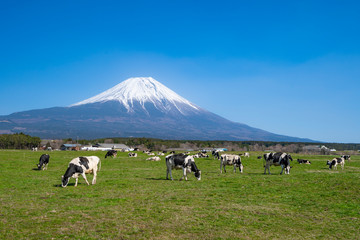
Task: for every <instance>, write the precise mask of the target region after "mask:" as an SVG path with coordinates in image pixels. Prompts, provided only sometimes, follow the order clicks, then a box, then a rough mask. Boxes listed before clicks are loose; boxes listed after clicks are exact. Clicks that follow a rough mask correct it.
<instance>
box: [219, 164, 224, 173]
mask: <svg viewBox="0 0 360 240" xmlns="http://www.w3.org/2000/svg"><path fill="white" fill-rule="evenodd" d="M222 167H223V163H222V161H220V173H222ZM224 169H225V168H224Z"/></svg>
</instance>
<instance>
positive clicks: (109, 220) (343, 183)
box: [0, 150, 360, 239]
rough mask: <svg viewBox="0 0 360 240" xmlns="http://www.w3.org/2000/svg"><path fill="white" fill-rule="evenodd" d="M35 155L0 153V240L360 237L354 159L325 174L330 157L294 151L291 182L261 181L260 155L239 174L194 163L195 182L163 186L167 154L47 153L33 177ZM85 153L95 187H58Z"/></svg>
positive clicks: (280, 178) (359, 176) (359, 180)
mask: <svg viewBox="0 0 360 240" xmlns="http://www.w3.org/2000/svg"><path fill="white" fill-rule="evenodd" d="M42 153H43V152H30V151H15V150H14V151H0V239H280V238H282V239H360V186H359V184H360V156H352V160H351V162H346V164H345V169H344V170H343V171H342V170H341V168H340V167H339V169H338V170H332V171H329V170H328V168H327V166H326V160H327V159H331V158H332V157H333V156H303V155H295V154H293V155H292V156H293V158H294V160H295V161H294V162H292V163H291V165H292V166H293V168H292V169H291V172H290V175H279V173H280V170H281V168H280V167H274V166H273V167H271V172H272V175H263V172H264V168H263V163H262V160H258V159H256V156H257V155H259V154H261V153H251V157H250V158H243V164H244V173H243V174H240V173H238V172H237V173H233V172H232V168H231V167H227V173H223V174H220V173H219V172H220V171H219V161H218V160H213V159H212V158H211V157H210V158H208V159H196V163H197V166H198V168H199V169H200V170H201V171H202V179H201V181H197V180H196V178H195V177H194V176H193V174H191V175H190V176H189V177H188V179H189V181H187V182H186V181H178V179H179V178H180V177H181V171H173V176H174V179H176V180H174V181H169V180H166V179H165V178H166V166H165V162H164V157H162V161H160V162H148V161H145V159H146V157H147V156H145V155H143V154H142V153H140V154H139V155H140V156H139V157H138V158H128V157H127V154H126V153H119V154H118V157H117V158H114V159H111V158H110V159H109V158H107V159H104V155H105V152H56V151H54V152H49V154H50V156H51V158H50V164H49V167H48V170H45V171H37V170H33V169H34V168H35V167H36V165H35V164H37V163H38V159H39V157H40V155H41V154H42ZM90 155H97V156H99V157H101V159H102V167H101V171H100V172H99V173H98V178H97V184H96V185H90V186H87V185H86V184H85V181H84V180H83V179H82V178H79V185H78V187H74V182H75V181H74V179H71V180H70V183H69V186H68V187H66V188H62V187H61V186H60V184H61V176H62V175H63V174H64V173H65V170H66V168H67V165H68V163H69V161H70V160H71V159H72V158H74V157H77V156H90ZM300 157H301V158H307V159H310V160H311V161H312V165H299V164H298V163H297V162H296V159H297V158H300ZM91 179H92V176H89V175H88V180H89V182H91Z"/></svg>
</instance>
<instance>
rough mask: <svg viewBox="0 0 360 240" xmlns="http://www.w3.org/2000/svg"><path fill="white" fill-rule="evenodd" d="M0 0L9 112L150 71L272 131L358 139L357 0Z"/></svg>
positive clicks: (196, 99) (3, 110)
mask: <svg viewBox="0 0 360 240" xmlns="http://www.w3.org/2000/svg"><path fill="white" fill-rule="evenodd" d="M123 2H124V1H106V0H105V1H104V0H103V1H87V0H86V1H36V0H34V1H16V0H14V1H1V2H0V33H1V35H0V36H1V37H0V81H1V87H0V102H1V104H0V115H7V114H10V113H13V112H18V111H24V110H30V109H40V108H47V107H53V106H68V105H70V104H73V103H75V102H78V101H81V100H84V99H86V98H89V97H92V96H94V95H95V94H98V93H100V92H102V91H104V90H106V89H108V88H110V87H113V86H114V85H116V84H118V83H119V82H121V81H123V80H125V79H127V78H129V77H141V76H144V77H148V76H151V77H153V78H155V79H156V80H158V81H160V82H161V83H163V84H164V85H165V86H167V87H169V88H171V89H172V90H174V91H175V92H177V93H178V94H180V95H181V96H183V97H185V98H187V99H188V100H190V101H191V102H193V103H195V104H197V105H198V106H200V107H202V108H205V109H207V110H209V111H211V112H214V113H216V114H218V115H221V116H223V117H225V118H228V119H230V120H232V121H235V122H241V123H245V124H248V125H250V126H253V127H257V128H261V129H264V130H267V131H270V132H274V133H278V134H283V135H289V136H295V137H305V138H311V139H314V140H320V141H329V142H356V143H360V107H359V103H360V14H359V13H360V1H346V0H345V1H344V0H341V1H340V0H339V1H331V0H329V1H226V0H222V1H186V0H185V1H184V0H182V1H136V0H133V1H128V3H123Z"/></svg>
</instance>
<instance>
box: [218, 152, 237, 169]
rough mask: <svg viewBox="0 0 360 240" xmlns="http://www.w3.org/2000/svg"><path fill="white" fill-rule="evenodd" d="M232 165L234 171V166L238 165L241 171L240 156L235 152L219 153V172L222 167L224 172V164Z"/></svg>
mask: <svg viewBox="0 0 360 240" xmlns="http://www.w3.org/2000/svg"><path fill="white" fill-rule="evenodd" d="M226 165H233V166H234V172H236V167H239V171H240V173H242V172H243V165H242V163H241V157H240V156H239V155H235V154H221V155H220V173H222V168H224V172H226V169H225V166H226Z"/></svg>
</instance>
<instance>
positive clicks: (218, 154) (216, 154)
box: [211, 150, 220, 160]
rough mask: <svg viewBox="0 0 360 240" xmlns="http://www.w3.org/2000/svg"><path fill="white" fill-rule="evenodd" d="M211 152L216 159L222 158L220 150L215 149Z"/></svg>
mask: <svg viewBox="0 0 360 240" xmlns="http://www.w3.org/2000/svg"><path fill="white" fill-rule="evenodd" d="M211 154H212V155H213V156H214V159H215V158H217V159H218V160H219V159H220V151H218V150H216V151H215V150H214V151H212V152H211Z"/></svg>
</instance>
